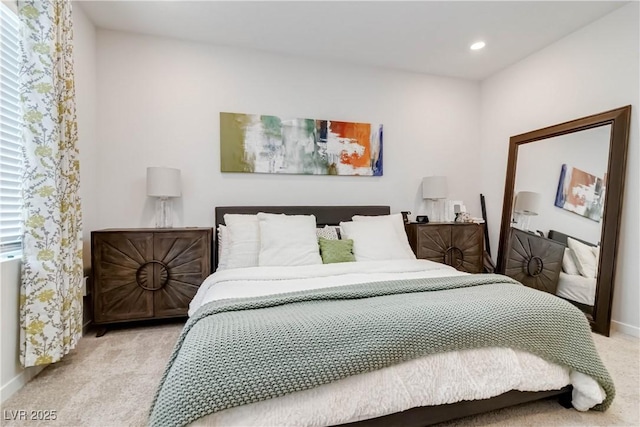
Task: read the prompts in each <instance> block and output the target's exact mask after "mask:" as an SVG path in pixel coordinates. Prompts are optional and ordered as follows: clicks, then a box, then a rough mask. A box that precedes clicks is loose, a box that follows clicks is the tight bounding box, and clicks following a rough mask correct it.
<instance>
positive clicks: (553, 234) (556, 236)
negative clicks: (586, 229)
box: [548, 230, 597, 246]
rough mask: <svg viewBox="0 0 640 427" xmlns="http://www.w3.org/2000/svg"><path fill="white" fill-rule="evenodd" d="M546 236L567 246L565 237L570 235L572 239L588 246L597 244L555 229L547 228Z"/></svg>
mask: <svg viewBox="0 0 640 427" xmlns="http://www.w3.org/2000/svg"><path fill="white" fill-rule="evenodd" d="M548 237H549V239H551V240H555V241H556V242H560V243H562V244H563V245H565V246H567V237H571V238H572V239H573V240H577V241H578V242H582V243H584V244H585V245H589V246H597V245H594V244H593V243H591V242H587V241H585V240H582V239H578V238H577V237H573V236H569V235H566V234H564V233H561V232H559V231H556V230H549V236H548Z"/></svg>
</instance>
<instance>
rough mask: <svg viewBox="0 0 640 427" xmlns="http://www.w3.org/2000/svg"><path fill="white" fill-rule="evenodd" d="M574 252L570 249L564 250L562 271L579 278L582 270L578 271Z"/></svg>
mask: <svg viewBox="0 0 640 427" xmlns="http://www.w3.org/2000/svg"><path fill="white" fill-rule="evenodd" d="M572 252H573V251H572V250H571V249H569V248H565V249H564V256H563V257H562V271H564V272H565V273H567V274H573V275H574V276H579V275H580V270H578V266H577V265H576V260H575V257H574V255H573V253H572Z"/></svg>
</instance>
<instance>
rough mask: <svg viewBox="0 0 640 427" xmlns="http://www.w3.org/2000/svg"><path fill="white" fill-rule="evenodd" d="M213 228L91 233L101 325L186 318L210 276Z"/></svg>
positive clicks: (95, 297)
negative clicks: (196, 295)
mask: <svg viewBox="0 0 640 427" xmlns="http://www.w3.org/2000/svg"><path fill="white" fill-rule="evenodd" d="M212 235H213V229H211V228H170V229H158V228H143V229H109V230H99V231H93V232H92V233H91V260H92V269H93V313H94V317H93V321H94V323H95V324H96V325H105V324H110V323H119V322H128V321H133V320H148V319H164V318H171V317H185V316H187V311H188V308H189V302H190V301H191V299H192V298H193V297H194V295H195V294H196V291H197V290H198V288H199V287H200V285H201V284H202V282H203V280H204V279H205V278H206V277H207V276H208V275H209V274H211V244H212Z"/></svg>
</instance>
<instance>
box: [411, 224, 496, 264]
mask: <svg viewBox="0 0 640 427" xmlns="http://www.w3.org/2000/svg"><path fill="white" fill-rule="evenodd" d="M406 231H407V236H408V237H409V244H410V245H411V249H413V251H414V253H415V254H416V257H418V258H419V259H428V260H430V261H435V262H439V263H442V264H447V265H450V266H452V267H455V268H456V269H458V270H460V271H465V272H467V273H481V272H482V267H483V265H482V261H483V251H484V229H483V228H482V225H480V224H472V223H440V224H437V223H436V224H408V225H407V226H406Z"/></svg>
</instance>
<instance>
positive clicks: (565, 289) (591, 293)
mask: <svg viewBox="0 0 640 427" xmlns="http://www.w3.org/2000/svg"><path fill="white" fill-rule="evenodd" d="M548 237H549V239H551V240H555V241H557V242H560V243H562V244H563V245H565V246H568V240H567V239H568V238H572V239H574V240H576V241H578V242H581V243H583V244H585V245H587V246H589V247H592V248H594V247H596V245H594V244H593V243H590V242H587V241H585V240H582V239H578V238H577V237H573V236H569V235H567V234H565V233H562V232H560V231H557V230H549V233H548ZM574 273H575V272H574ZM597 282H598V280H597V278H596V277H584V276H582V275H581V274H579V272H578V273H577V274H569V273H567V272H565V271H561V272H560V276H559V278H558V287H557V289H556V295H557V296H559V297H560V298H564V299H566V300H567V301H569V302H571V303H572V304H573V305H575V306H576V307H578V308H579V309H580V310H582V311H583V312H584V313H587V314H589V315H592V314H593V306H594V304H595V297H596V285H597Z"/></svg>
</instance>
